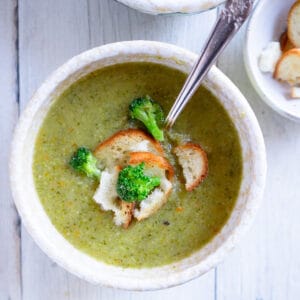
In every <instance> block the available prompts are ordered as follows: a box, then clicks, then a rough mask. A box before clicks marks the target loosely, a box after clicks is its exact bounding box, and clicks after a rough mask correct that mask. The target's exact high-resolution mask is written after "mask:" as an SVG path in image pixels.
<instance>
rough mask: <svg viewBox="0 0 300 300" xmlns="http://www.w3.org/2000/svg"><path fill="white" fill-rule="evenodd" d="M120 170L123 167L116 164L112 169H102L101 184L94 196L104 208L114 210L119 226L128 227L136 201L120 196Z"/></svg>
mask: <svg viewBox="0 0 300 300" xmlns="http://www.w3.org/2000/svg"><path fill="white" fill-rule="evenodd" d="M120 170H121V168H120V167H119V166H116V167H115V168H113V169H112V170H107V169H106V170H104V171H102V173H101V179H100V184H99V187H98V189H97V190H96V192H95V194H94V196H93V198H94V200H95V202H96V203H98V204H100V206H101V207H102V209H103V210H105V211H109V210H111V211H113V212H114V214H115V216H114V222H115V224H116V225H117V226H123V227H124V228H127V227H128V226H129V224H130V222H131V220H132V216H133V209H134V203H128V202H125V201H122V200H120V199H119V197H118V194H117V189H116V186H117V181H118V176H119V172H120Z"/></svg>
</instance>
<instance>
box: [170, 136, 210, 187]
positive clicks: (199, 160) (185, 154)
mask: <svg viewBox="0 0 300 300" xmlns="http://www.w3.org/2000/svg"><path fill="white" fill-rule="evenodd" d="M174 153H175V155H176V156H177V157H178V161H179V164H180V165H181V167H182V170H183V176H184V178H185V188H186V190H187V191H189V192H190V191H192V190H193V189H195V188H196V187H197V186H198V185H199V184H200V183H201V182H202V181H203V180H204V179H205V177H206V176H207V174H208V160H207V156H206V153H205V151H204V150H203V149H202V148H201V147H200V146H199V145H197V144H193V143H190V142H189V143H186V144H183V145H180V146H177V147H175V149H174Z"/></svg>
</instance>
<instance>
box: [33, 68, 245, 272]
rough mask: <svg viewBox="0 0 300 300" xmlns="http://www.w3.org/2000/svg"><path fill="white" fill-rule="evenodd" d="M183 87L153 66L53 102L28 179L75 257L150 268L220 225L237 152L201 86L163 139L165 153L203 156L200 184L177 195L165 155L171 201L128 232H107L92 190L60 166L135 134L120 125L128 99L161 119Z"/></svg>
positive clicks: (172, 74)
mask: <svg viewBox="0 0 300 300" xmlns="http://www.w3.org/2000/svg"><path fill="white" fill-rule="evenodd" d="M185 78H186V75H185V74H183V73H181V72H179V71H177V70H174V69H171V68H168V67H164V66H161V65H158V64H152V63H128V64H120V65H115V66H111V67H106V68H104V69H102V70H99V71H96V72H94V73H92V74H90V75H88V76H87V77H84V78H83V79H81V80H80V81H78V82H76V83H74V84H73V85H72V86H71V87H69V88H68V89H67V90H66V91H65V92H64V93H63V94H62V95H61V96H59V97H58V99H56V100H55V101H54V103H53V105H52V107H51V109H50V111H49V112H48V114H47V116H46V118H45V120H44V123H43V125H42V127H41V129H40V132H39V134H38V138H37V140H36V145H35V154H34V163H33V174H34V179H35V185H36V189H37V192H38V195H39V197H40V200H41V202H42V204H43V206H44V208H45V210H46V212H47V214H48V216H49V218H50V219H51V221H52V223H53V225H54V226H55V227H56V228H57V230H58V231H59V232H60V233H61V234H62V235H63V236H64V237H65V238H66V239H67V240H68V241H69V242H70V243H71V244H72V245H74V246H75V247H76V248H78V249H80V250H81V251H83V252H85V253H87V254H89V255H91V256H92V257H94V258H96V259H99V260H101V261H104V262H106V263H108V264H113V265H119V266H124V267H137V268H140V267H154V266H160V265H164V264H168V263H171V262H175V261H178V260H180V259H182V258H185V257H187V256H189V255H190V254H192V253H193V252H195V251H196V250H198V249H200V248H201V247H203V246H204V245H205V244H206V243H207V242H209V241H210V240H211V239H212V238H213V237H214V236H215V235H216V234H217V233H218V232H219V231H220V229H221V228H222V226H223V225H224V224H225V222H226V221H227V219H228V217H229V215H230V213H231V211H232V209H233V206H234V204H235V201H236V198H237V195H238V192H239V188H240V182H241V173H242V160H241V149H240V144H239V140H238V135H237V132H236V130H235V128H234V125H233V123H232V122H231V120H230V118H229V116H228V114H227V113H226V111H225V110H224V108H223V107H222V106H221V104H220V103H219V102H218V100H217V99H216V98H215V97H214V96H213V95H212V94H211V93H210V92H209V91H208V90H206V89H205V88H204V87H201V88H200V89H199V90H198V92H197V93H196V94H195V96H194V97H193V99H192V100H191V101H190V102H189V104H188V105H187V107H186V108H185V110H184V112H183V113H182V115H181V116H180V117H179V119H178V120H177V122H176V124H175V126H174V128H173V129H172V130H171V131H170V133H167V134H165V136H166V139H165V141H164V142H163V146H164V148H165V149H166V151H167V152H168V151H169V149H170V146H171V145H172V144H177V143H180V142H181V141H185V140H192V141H193V142H196V143H198V144H200V145H201V146H202V148H203V149H204V150H205V151H206V153H207V156H208V165H209V173H208V176H207V178H206V179H205V180H204V182H203V183H202V184H201V185H200V186H199V187H197V188H196V189H195V190H193V191H192V192H187V191H186V190H185V187H184V181H183V178H182V170H181V168H180V167H179V166H178V163H177V162H176V159H175V158H174V157H173V155H172V154H171V153H170V151H169V152H168V158H169V160H170V162H171V163H172V164H173V167H174V169H175V174H176V176H175V178H174V181H173V189H172V193H171V195H170V197H169V199H168V201H167V203H166V204H165V205H164V206H163V207H162V208H161V209H160V210H159V211H158V212H157V213H155V214H154V215H152V216H151V217H149V218H148V219H145V220H143V221H141V222H137V221H136V220H134V221H133V222H132V223H131V225H130V226H129V227H128V229H124V228H122V227H118V226H116V225H115V224H114V222H113V213H112V212H108V211H102V210H101V208H100V207H99V205H98V204H97V203H95V202H94V200H93V195H94V193H95V190H96V189H97V186H98V184H99V182H98V181H97V180H93V179H91V178H87V177H85V176H84V175H82V174H79V173H76V172H74V170H72V169H71V167H70V165H69V160H70V156H71V155H72V153H74V151H75V150H76V149H77V148H78V147H79V146H85V147H88V148H90V149H94V148H95V147H96V146H97V144H98V143H99V142H101V141H103V140H104V139H106V138H108V137H109V136H111V135H112V134H114V133H115V132H117V131H118V130H121V129H125V128H128V127H137V126H138V123H135V122H132V121H131V120H129V118H128V105H129V103H130V102H131V100H132V99H133V98H135V97H140V96H141V95H142V96H143V95H150V96H151V97H152V98H153V99H155V100H156V101H158V102H159V103H160V104H161V105H162V107H163V109H164V110H165V112H168V110H169V108H170V106H171V105H172V103H173V102H174V100H175V98H176V96H177V94H178V93H179V91H180V89H181V87H182V85H183V83H184V80H185ZM141 128H142V127H141Z"/></svg>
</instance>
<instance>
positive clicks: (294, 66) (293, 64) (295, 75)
mask: <svg viewBox="0 0 300 300" xmlns="http://www.w3.org/2000/svg"><path fill="white" fill-rule="evenodd" d="M274 77H275V78H276V79H278V80H282V81H286V82H288V83H289V84H291V85H294V84H297V83H300V49H291V50H289V51H287V52H285V53H284V54H283V55H282V56H281V58H280V59H279V61H278V62H277V65H276V68H275V72H274Z"/></svg>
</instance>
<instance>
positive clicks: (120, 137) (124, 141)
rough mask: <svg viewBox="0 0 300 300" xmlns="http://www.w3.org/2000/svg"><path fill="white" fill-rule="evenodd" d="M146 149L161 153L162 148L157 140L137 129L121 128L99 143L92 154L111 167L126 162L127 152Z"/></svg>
mask: <svg viewBox="0 0 300 300" xmlns="http://www.w3.org/2000/svg"><path fill="white" fill-rule="evenodd" d="M136 149H137V150H138V151H148V152H152V153H155V154H158V155H163V153H164V152H163V149H162V146H161V145H160V143H159V142H157V141H155V140H154V139H153V138H152V137H150V136H149V135H147V134H146V133H144V132H143V131H142V130H139V129H127V130H121V131H119V132H117V133H116V134H114V135H113V136H111V137H110V138H108V139H107V140H105V141H104V142H102V143H100V144H99V145H98V146H97V148H96V150H95V151H94V155H95V156H96V158H97V159H98V160H99V161H100V163H101V164H103V165H104V166H105V167H108V168H112V167H113V166H115V165H121V166H124V165H126V164H127V160H128V153H129V152H132V151H136Z"/></svg>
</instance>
